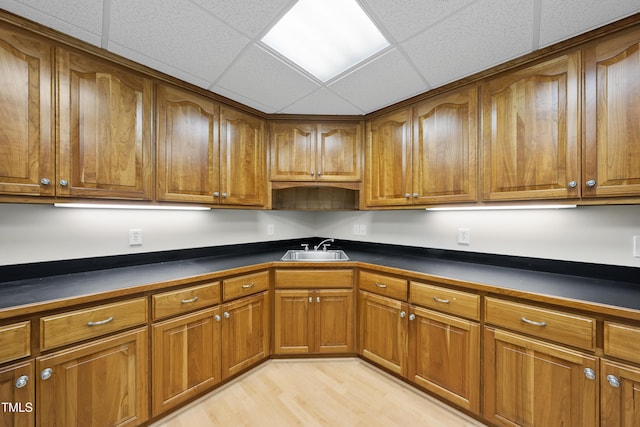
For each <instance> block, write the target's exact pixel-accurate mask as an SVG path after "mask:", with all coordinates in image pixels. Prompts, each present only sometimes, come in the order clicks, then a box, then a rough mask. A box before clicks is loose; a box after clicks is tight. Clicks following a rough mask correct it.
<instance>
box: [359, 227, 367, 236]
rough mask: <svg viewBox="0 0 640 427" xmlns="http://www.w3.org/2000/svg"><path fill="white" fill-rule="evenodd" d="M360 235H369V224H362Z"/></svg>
mask: <svg viewBox="0 0 640 427" xmlns="http://www.w3.org/2000/svg"><path fill="white" fill-rule="evenodd" d="M360 235H361V236H366V235H367V224H360Z"/></svg>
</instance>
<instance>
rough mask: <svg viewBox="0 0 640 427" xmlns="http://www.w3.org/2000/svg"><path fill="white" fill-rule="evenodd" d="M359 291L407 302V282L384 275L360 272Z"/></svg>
mask: <svg viewBox="0 0 640 427" xmlns="http://www.w3.org/2000/svg"><path fill="white" fill-rule="evenodd" d="M359 286H360V289H362V290H364V291H369V292H373V293H376V294H378V295H384V296H387V297H390V298H394V299H398V300H402V301H406V300H407V281H406V280H405V279H398V278H397V277H392V276H387V275H385V274H378V273H371V272H369V271H361V272H360V281H359Z"/></svg>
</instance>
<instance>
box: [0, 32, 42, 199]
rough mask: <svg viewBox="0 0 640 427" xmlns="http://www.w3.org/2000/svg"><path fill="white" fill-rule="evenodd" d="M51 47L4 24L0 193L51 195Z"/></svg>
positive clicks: (1, 40) (0, 35)
mask: <svg viewBox="0 0 640 427" xmlns="http://www.w3.org/2000/svg"><path fill="white" fill-rule="evenodd" d="M52 65H53V47H52V46H51V45H49V44H48V43H46V42H45V41H43V40H41V39H39V38H36V37H31V36H29V35H26V34H23V33H22V32H19V31H17V30H14V29H12V28H10V27H3V28H0V75H1V76H2V79H3V84H2V85H0V129H2V131H0V194H15V195H27V196H52V195H53V194H54V191H55V185H54V183H53V182H54V180H55V177H54V171H55V168H54V164H55V159H54V153H53V143H52V134H53V132H52V124H53V117H54V114H53V104H52V100H51V92H52V91H51V71H52V70H51V67H52Z"/></svg>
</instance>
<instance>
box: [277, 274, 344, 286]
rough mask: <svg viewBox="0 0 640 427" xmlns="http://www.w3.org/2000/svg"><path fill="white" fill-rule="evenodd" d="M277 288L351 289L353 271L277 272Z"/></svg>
mask: <svg viewBox="0 0 640 427" xmlns="http://www.w3.org/2000/svg"><path fill="white" fill-rule="evenodd" d="M275 286H276V288H284V289H286V288H289V289H293V288H298V289H299V288H314V289H316V288H342V289H344V288H351V287H353V270H351V269H343V270H322V269H313V270H309V269H295V270H288V269H287V270H284V269H282V270H276V271H275Z"/></svg>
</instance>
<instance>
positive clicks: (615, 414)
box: [600, 359, 640, 427]
mask: <svg viewBox="0 0 640 427" xmlns="http://www.w3.org/2000/svg"><path fill="white" fill-rule="evenodd" d="M600 362H601V367H600V387H601V389H600V399H601V407H600V425H601V426H618V427H632V426H640V368H637V367H635V366H631V365H627V364H623V363H617V362H612V361H609V360H605V359H602V360H601V361H600Z"/></svg>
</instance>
